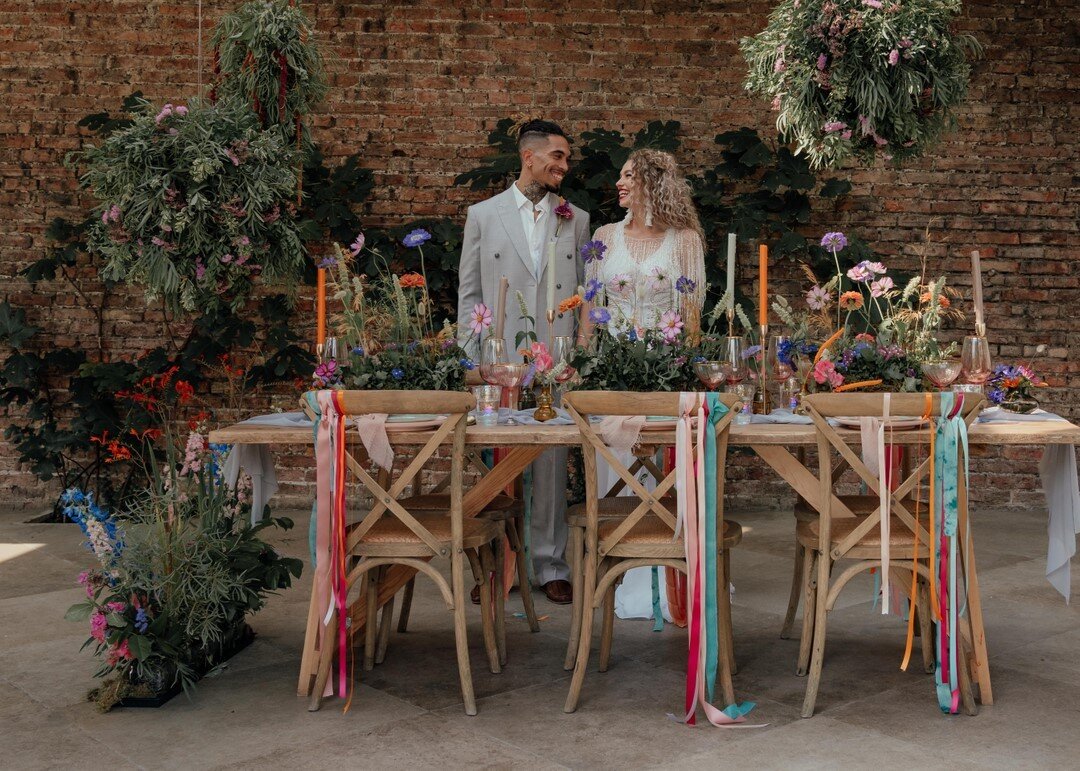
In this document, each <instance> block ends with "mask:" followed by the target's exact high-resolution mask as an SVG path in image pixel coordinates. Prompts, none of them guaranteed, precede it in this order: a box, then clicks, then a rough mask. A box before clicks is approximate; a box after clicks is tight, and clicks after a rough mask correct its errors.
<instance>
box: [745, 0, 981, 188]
mask: <svg viewBox="0 0 1080 771" xmlns="http://www.w3.org/2000/svg"><path fill="white" fill-rule="evenodd" d="M960 8H961V3H960V0H905V1H904V2H899V1H898V0H781V2H780V3H779V4H778V5H777V7H776V9H775V10H774V11H773V12H772V14H771V15H770V16H769V22H768V25H767V26H766V27H765V29H764V30H762V31H761V32H760V33H759V34H758V35H756V36H754V37H749V38H743V40H742V41H741V44H740V45H741V48H742V52H743V56H744V57H745V58H746V61H747V63H748V65H749V73H748V75H747V78H746V88H747V90H749V91H752V92H754V93H757V94H760V95H761V96H763V97H765V98H767V99H770V100H771V101H772V107H773V109H774V110H775V111H776V112H777V113H778V114H777V118H776V127H777V129H778V130H779V132H780V134H781V135H782V136H783V137H784V138H785V139H787V140H788V141H791V142H793V143H794V144H795V147H796V152H797V153H801V154H805V155H806V157H807V158H808V159H809V160H810V163H811V165H812V166H814V167H815V168H822V167H836V166H839V165H840V164H842V163H843V162H844V161H845V160H847V159H848V158H850V157H852V156H855V157H857V158H859V159H860V160H862V161H864V162H867V163H869V162H872V161H873V160H874V159H875V158H876V157H878V156H881V157H883V158H885V159H886V160H893V161H896V162H900V161H903V160H906V159H910V158H915V157H918V156H920V155H922V154H923V153H924V152H926V151H927V150H928V149H929V148H930V147H932V146H933V145H934V144H935V143H936V142H937V141H938V140H939V138H940V137H941V135H942V133H943V132H944V131H945V130H947V129H949V128H952V127H953V125H954V124H955V116H954V110H955V109H956V107H957V106H958V105H959V104H960V103H961V102H962V101H963V100H964V98H965V96H966V95H967V86H968V80H969V78H970V75H971V64H970V59H971V58H973V57H975V56H978V55H979V54H981V50H982V49H981V46H980V45H979V43H978V41H977V40H976V39H975V38H974V37H972V36H971V35H964V34H957V33H954V32H953V31H952V29H951V25H952V23H953V21H954V20H955V19H956V16H957V14H959V12H960Z"/></svg>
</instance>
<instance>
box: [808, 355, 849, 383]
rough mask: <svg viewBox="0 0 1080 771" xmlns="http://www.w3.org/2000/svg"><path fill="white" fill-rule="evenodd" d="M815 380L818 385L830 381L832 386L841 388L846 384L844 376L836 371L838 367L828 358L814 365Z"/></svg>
mask: <svg viewBox="0 0 1080 771" xmlns="http://www.w3.org/2000/svg"><path fill="white" fill-rule="evenodd" d="M814 380H815V381H816V382H817V383H818V385H825V383H828V384H829V385H830V386H831V387H832V388H839V387H840V386H842V385H843V384H844V376H843V375H841V374H840V373H839V372H837V371H836V367H835V366H833V363H832V362H831V361H829V360H828V359H821V360H819V361H818V363H817V364H815V365H814Z"/></svg>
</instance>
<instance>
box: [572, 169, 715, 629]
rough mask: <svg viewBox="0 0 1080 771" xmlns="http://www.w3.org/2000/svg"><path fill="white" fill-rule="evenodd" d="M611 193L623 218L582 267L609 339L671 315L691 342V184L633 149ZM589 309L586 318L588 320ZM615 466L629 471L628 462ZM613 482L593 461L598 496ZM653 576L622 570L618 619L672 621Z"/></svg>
mask: <svg viewBox="0 0 1080 771" xmlns="http://www.w3.org/2000/svg"><path fill="white" fill-rule="evenodd" d="M615 187H616V189H617V190H618V193H619V206H621V207H623V208H624V209H626V210H627V212H626V218H625V219H624V220H623V221H622V222H617V223H614V224H611V225H604V226H602V227H600V228H598V229H597V231H596V233H595V234H594V235H593V240H594V241H601V242H603V244H604V246H605V247H606V249H605V251H604V253H603V256H602V258H601V259H595V260H592V261H590V262H588V263H587V264H586V266H585V272H586V293H587V294H586V296H587V297H590V298H591V299H592V301H593V302H594V303H596V304H601V303H602V304H604V305H606V307H607V309H608V311H609V312H610V314H611V321H610V322H609V323H608V325H607V329H608V331H609V332H610V333H611V334H620V333H625V332H628V331H629V330H630V329H631V328H634V329H636V330H641V329H648V328H652V329H656V328H658V327H660V326H661V323H662V319H663V317H664V314H665V313H667V312H669V311H675V312H676V313H678V314H679V317H680V318H681V320H682V321H683V323H684V324H685V326H684V328H683V332H684V333H685V334H689V335H696V334H697V332H698V331H699V329H700V323H701V307H702V304H703V303H704V300H705V240H704V235H703V232H702V229H701V222H700V221H699V219H698V213H697V210H696V209H695V207H694V202H693V200H692V198H691V195H690V185H689V183H688V182H687V181H686V178H685V177H684V176H683V175H682V173H681V172H680V171H679V167H678V164H677V163H676V162H675V157H674V156H673V155H671V153H666V152H663V151H660V150H636V151H634V152H633V153H631V155H630V157H629V159H628V160H627V161H626V163H625V164H624V165H623V167H622V170H621V171H620V173H619V181H618V182H617V183H616V185H615ZM605 301H606V302H605ZM588 310H589V309H588V308H586V313H584V314H582V317H583V318H588V314H587V311H588ZM590 332H591V330H590V329H584V330H583V333H582V335H583V338H584V339H588V336H589V334H590ZM626 455H627V456H629V453H627V454H626ZM620 460H624V461H627V465H629V462H631V461H632V460H633V458H630V457H626V458H620ZM617 480H618V475H617V474H615V472H614V471H613V470H612V469H611V467H610V466H608V465H607V463H606V462H604V461H603V459H602V458H597V481H598V483H599V484H598V487H599V489H601V490H609V489H610V488H611V486H612V485H613V484H614V483H615V482H616V481H617ZM641 481H642V482H643V483H645V486H646V487H648V488H649V489H652V488H654V487H655V486H656V481H655V480H654V479H653V478H652V476H651V475H649V474H647V473H646V475H645V478H641ZM623 494H629V490H626V489H624V491H623ZM655 570H656V569H655V568H648V567H643V568H634V569H632V570H629V571H627V573H626V575H625V576H624V579H623V583H622V585H621V586H619V588H618V589H617V590H616V592H615V611H616V614H617V615H618V616H619V617H620V618H642V617H644V618H649V617H652V616H653V615H654V613H655V605H654V601H655V600H656V599H659V601H660V603H659V604H660V611H661V612H662V613H663V615H664V617H665V618H666V619H667V620H668V621H671V620H672V618H671V613H670V612H669V609H668V604H667V598H666V593H665V592H664V591H663V590H662V589H660V591H656V587H657V585H659V587H663V586H664V585H665V583H666V582H665V581H664V579H663V577H662V576H659V575H658V576H656V577H655V578H654V571H655ZM657 595H658V597H657Z"/></svg>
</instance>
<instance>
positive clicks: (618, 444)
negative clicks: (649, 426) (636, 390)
mask: <svg viewBox="0 0 1080 771" xmlns="http://www.w3.org/2000/svg"><path fill="white" fill-rule="evenodd" d="M644 425H645V416H644V415H608V416H607V417H606V418H604V419H603V420H601V421H600V424H599V425H598V426H597V427H596V433H598V434H600V438H601V439H603V440H604V444H606V445H607V446H608V447H610V448H611V449H613V450H615V451H616V452H629V451H630V449H631V448H632V447H633V446H634V445H635V444H637V441H638V436H639V435H640V434H641V428H642V426H644Z"/></svg>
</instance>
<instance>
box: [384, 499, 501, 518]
mask: <svg viewBox="0 0 1080 771" xmlns="http://www.w3.org/2000/svg"><path fill="white" fill-rule="evenodd" d="M398 503H400V504H401V505H402V507H403V508H404V509H405V510H406V511H410V512H412V511H417V512H426V511H437V512H439V513H441V514H445V513H446V512H448V511H450V494H449V493H425V494H424V495H411V496H409V497H408V498H402V499H401V500H399V501H398ZM521 513H522V511H521V501H520V500H518V499H516V498H511V497H510V496H509V495H501V494H500V495H496V496H495V497H494V498H492V499H491V501H490V502H488V504H487V505H486V506H484V508H483V509H482V510H481V511H480V513H479V514H478V515H477V516H478V517H480V518H481V519H492V520H496V519H497V520H503V519H508V518H509V517H517V516H520V515H521Z"/></svg>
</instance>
